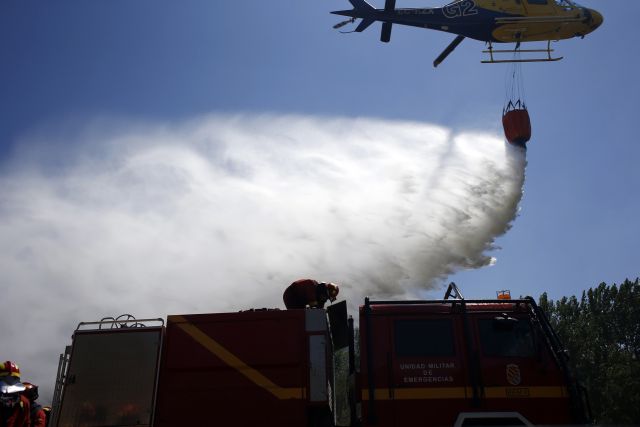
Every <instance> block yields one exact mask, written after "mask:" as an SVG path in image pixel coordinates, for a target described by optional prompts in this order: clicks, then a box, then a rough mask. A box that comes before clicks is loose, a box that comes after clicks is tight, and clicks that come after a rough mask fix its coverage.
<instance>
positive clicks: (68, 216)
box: [0, 115, 525, 399]
mask: <svg viewBox="0 0 640 427" xmlns="http://www.w3.org/2000/svg"><path fill="white" fill-rule="evenodd" d="M114 128H117V129H118V131H117V132H114V131H113V129H114ZM60 133H62V134H64V135H60ZM53 134H55V135H57V136H55V137H54V136H52V132H51V130H48V131H43V132H40V133H39V134H34V135H32V136H31V137H30V138H29V140H25V141H22V142H21V146H22V147H23V148H22V149H21V151H20V152H19V153H17V154H16V156H14V158H13V159H12V160H11V162H10V164H9V165H7V166H5V168H4V169H5V170H4V172H3V173H2V175H1V176H0V188H1V189H2V190H1V192H0V218H1V221H0V241H1V242H2V245H1V246H0V268H1V271H2V279H0V280H1V281H2V300H3V302H4V303H5V304H3V305H4V312H3V313H2V321H1V322H0V339H1V340H2V341H1V342H2V344H3V345H2V354H0V358H3V359H2V360H7V359H11V360H15V361H16V362H18V363H19V364H21V365H22V367H23V379H24V380H32V381H34V382H36V383H39V384H40V386H41V395H42V396H43V398H45V399H46V398H47V397H49V396H50V393H51V391H52V386H53V381H54V379H55V378H54V377H55V370H56V364H57V355H58V354H59V353H60V352H62V350H63V349H64V346H65V345H67V344H68V343H69V337H70V335H71V333H72V331H73V329H74V328H75V326H76V325H77V323H78V322H80V321H94V320H99V319H100V318H102V317H106V316H116V315H118V314H121V313H131V314H134V315H136V316H137V317H138V318H143V317H166V315H167V314H179V313H194V312H215V311H237V310H241V309H248V308H252V307H256V308H259V307H280V308H283V303H282V299H281V298H282V297H281V295H282V291H283V290H284V289H285V287H286V286H287V285H288V284H289V283H291V282H292V281H293V280H295V279H298V278H301V277H311V278H316V279H319V280H324V281H333V282H337V283H339V284H341V293H340V297H342V298H345V299H347V301H349V302H350V303H351V304H354V305H356V304H359V303H361V302H362V298H363V297H364V296H365V295H371V296H374V297H393V296H396V297H412V296H413V297H415V296H418V293H419V292H420V291H421V290H425V289H429V288H433V287H434V286H439V285H441V284H442V282H443V281H444V280H445V279H446V277H447V275H449V274H450V273H452V272H454V271H456V270H459V269H466V268H477V267H481V266H486V265H489V264H491V263H492V262H493V259H492V258H491V256H490V255H488V254H487V251H490V250H491V249H493V242H494V240H495V238H496V237H497V236H500V235H502V234H503V233H505V232H506V231H507V230H508V228H509V227H510V223H511V221H512V220H513V219H514V218H515V215H516V212H517V205H518V202H519V200H520V198H521V195H522V186H523V181H524V168H525V156H524V153H523V152H522V150H519V149H517V148H514V147H511V146H508V145H507V144H505V143H504V142H503V140H502V139H500V138H497V137H495V136H493V135H486V134H479V133H465V134H457V135H454V134H452V132H451V131H449V130H447V129H444V128H441V127H437V126H434V125H429V124H424V123H416V122H401V121H385V120H373V119H347V118H317V117H303V116H278V115H265V116H247V115H241V116H240V115H239V116H229V115H214V116H209V117H204V118H201V119H198V120H193V121H190V122H187V123H182V124H180V125H172V126H169V125H164V126H161V125H144V126H141V125H135V126H133V125H131V124H124V123H113V122H111V123H104V122H102V124H97V123H93V124H91V125H88V126H85V127H84V128H82V129H81V130H78V129H76V130H73V131H71V132H69V131H68V130H66V131H64V132H61V131H60V130H58V131H57V132H53Z"/></svg>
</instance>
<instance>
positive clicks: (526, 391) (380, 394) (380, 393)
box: [362, 386, 569, 400]
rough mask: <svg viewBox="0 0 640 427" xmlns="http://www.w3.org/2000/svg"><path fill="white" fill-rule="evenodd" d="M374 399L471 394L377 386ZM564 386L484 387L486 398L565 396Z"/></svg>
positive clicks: (463, 389)
mask: <svg viewBox="0 0 640 427" xmlns="http://www.w3.org/2000/svg"><path fill="white" fill-rule="evenodd" d="M374 396H375V399H376V400H429V399H465V398H471V397H472V396H473V390H472V389H471V387H432V388H425V387H422V388H417V387H416V388H414V387H412V388H395V389H388V388H377V389H375V391H374ZM568 396H569V395H568V392H567V389H566V387H561V386H538V387H484V396H483V397H484V398H486V399H514V398H533V399H541V398H546V399H548V398H555V399H558V398H566V397H568ZM362 400H369V389H362Z"/></svg>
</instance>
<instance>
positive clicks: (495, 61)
mask: <svg viewBox="0 0 640 427" xmlns="http://www.w3.org/2000/svg"><path fill="white" fill-rule="evenodd" d="M519 46H520V43H518V44H517V45H516V48H515V49H494V48H493V45H492V44H491V42H489V48H488V49H487V50H483V51H482V53H488V54H489V59H487V60H484V61H480V62H482V63H483V64H504V63H510V62H554V61H560V60H561V59H562V58H563V57H562V56H560V57H557V58H554V57H552V56H551V52H553V51H554V50H553V49H551V40H549V41H548V42H547V48H546V49H520V48H519ZM505 53H546V54H547V56H546V57H542V58H525V59H521V58H517V59H515V58H514V59H496V58H495V57H494V54H505Z"/></svg>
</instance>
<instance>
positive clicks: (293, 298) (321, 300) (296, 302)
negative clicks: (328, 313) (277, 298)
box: [282, 279, 339, 309]
mask: <svg viewBox="0 0 640 427" xmlns="http://www.w3.org/2000/svg"><path fill="white" fill-rule="evenodd" d="M338 292H339V289H338V285H336V284H335V283H325V282H317V281H316V280H313V279H300V280H296V281H295V282H293V283H292V284H291V285H289V287H288V288H287V289H285V291H284V294H283V295H282V299H283V300H284V305H285V307H287V309H292V308H306V307H310V308H323V307H324V304H325V303H326V302H327V301H328V300H330V301H331V302H333V301H335V300H336V297H337V296H338Z"/></svg>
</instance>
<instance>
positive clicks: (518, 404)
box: [51, 284, 586, 427]
mask: <svg viewBox="0 0 640 427" xmlns="http://www.w3.org/2000/svg"><path fill="white" fill-rule="evenodd" d="M359 324H360V326H359V328H358V330H356V329H355V328H354V321H353V319H352V318H347V309H346V303H345V302H341V303H339V304H333V305H331V306H330V307H329V308H328V309H327V310H324V309H299V310H279V309H259V310H248V311H241V312H236V313H215V314H192V315H175V316H169V317H168V318H167V319H166V323H165V321H164V319H144V320H135V319H133V318H130V317H129V316H125V317H121V318H116V319H113V318H110V319H103V320H101V321H99V322H84V323H80V324H79V325H78V328H77V329H76V331H75V332H74V335H73V342H72V345H71V346H68V347H67V348H66V351H65V353H64V354H62V355H61V358H60V366H59V369H58V375H57V381H56V392H55V396H54V402H53V404H54V409H53V418H52V424H51V425H53V426H61V427H62V426H64V427H66V426H156V427H169V426H175V427H181V426H189V425H205V426H206V425H224V426H252V427H253V426H256V425H266V426H279V427H280V426H282V427H286V426H291V427H294V426H295V427H307V426H318V427H330V426H335V425H342V426H352V427H356V426H379V427H392V426H394V427H395V426H397V427H410V426H476V425H501V426H504V425H536V424H576V423H583V422H585V421H586V416H585V405H584V403H585V401H586V400H585V395H584V393H583V392H582V391H581V389H580V387H579V386H578V384H577V383H576V381H575V380H574V378H573V377H572V375H571V372H570V370H569V367H568V365H567V355H566V352H565V351H564V350H563V348H562V345H561V344H560V341H559V340H558V338H557V336H556V335H555V333H554V332H553V330H552V329H551V327H550V325H549V323H548V321H547V320H546V318H545V316H544V314H543V313H542V312H541V310H540V309H539V308H538V306H537V305H536V304H535V302H534V300H533V299H531V298H526V299H518V300H511V299H503V298H499V299H496V300H482V301H471V300H465V299H463V298H462V296H461V294H460V292H459V291H458V290H457V288H456V287H455V285H454V284H452V285H450V287H449V289H448V291H447V294H446V295H445V299H443V300H435V301H432V300H430V301H373V300H370V299H368V298H367V299H365V303H364V305H363V306H361V307H360V311H359ZM356 332H359V333H356ZM347 348H348V351H347ZM345 355H346V356H345ZM345 360H346V361H347V362H348V363H347V362H345Z"/></svg>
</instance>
